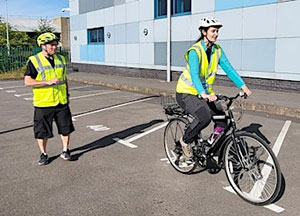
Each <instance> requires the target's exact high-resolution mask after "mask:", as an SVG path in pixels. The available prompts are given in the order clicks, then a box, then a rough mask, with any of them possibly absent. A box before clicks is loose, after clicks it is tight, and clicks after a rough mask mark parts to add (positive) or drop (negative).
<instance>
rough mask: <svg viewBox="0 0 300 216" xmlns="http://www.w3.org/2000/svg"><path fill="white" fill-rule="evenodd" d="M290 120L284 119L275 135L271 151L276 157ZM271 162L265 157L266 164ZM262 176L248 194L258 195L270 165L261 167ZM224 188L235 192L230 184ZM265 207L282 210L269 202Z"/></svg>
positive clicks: (275, 210)
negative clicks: (277, 133)
mask: <svg viewBox="0 0 300 216" xmlns="http://www.w3.org/2000/svg"><path fill="white" fill-rule="evenodd" d="M291 123H292V122H291V121H286V122H285V123H284V125H283V127H282V129H281V131H280V133H279V136H278V137H277V139H276V142H275V144H274V146H273V149H272V150H273V152H274V154H275V156H276V157H277V155H278V153H279V150H280V148H281V146H282V143H283V140H284V138H285V136H286V134H287V132H288V129H289V127H290V125H291ZM270 163H271V157H270V156H269V158H268V159H267V164H270ZM261 172H262V176H263V179H262V180H259V181H257V182H255V184H254V186H253V188H252V190H251V192H250V194H251V195H254V196H255V197H257V196H259V195H260V194H261V192H262V190H263V188H264V186H265V182H266V180H267V179H268V177H269V175H270V172H271V168H270V166H266V165H264V167H263V169H262V171H261ZM223 188H224V189H225V190H227V191H229V192H232V193H234V194H235V191H234V190H233V189H232V188H231V186H227V187H223ZM264 207H265V208H267V209H270V210H272V211H274V212H276V213H280V212H283V211H284V208H281V207H279V206H277V205H275V204H271V205H266V206H264Z"/></svg>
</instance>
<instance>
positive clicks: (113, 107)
mask: <svg viewBox="0 0 300 216" xmlns="http://www.w3.org/2000/svg"><path fill="white" fill-rule="evenodd" d="M151 99H153V98H146V99H142V100H137V101H132V102H128V103H123V104H119V105H116V106H111V107H107V108H103V109H100V110H96V111H92V112H87V113H83V114H81V115H77V116H74V117H73V119H76V118H80V117H83V116H87V115H91V114H94V113H98V112H103V111H106V110H110V109H115V108H119V107H123V106H127V105H131V104H135V103H140V102H144V101H148V100H151Z"/></svg>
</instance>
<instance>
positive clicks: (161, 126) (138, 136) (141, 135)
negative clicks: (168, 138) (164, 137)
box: [127, 122, 168, 142]
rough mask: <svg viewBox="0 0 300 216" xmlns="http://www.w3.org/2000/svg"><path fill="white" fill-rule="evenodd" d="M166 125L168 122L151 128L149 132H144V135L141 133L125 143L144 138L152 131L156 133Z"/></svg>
mask: <svg viewBox="0 0 300 216" xmlns="http://www.w3.org/2000/svg"><path fill="white" fill-rule="evenodd" d="M167 124H168V122H164V123H163V124H161V125H159V126H157V127H155V128H152V129H150V130H148V131H146V132H144V133H141V134H139V135H137V136H135V137H132V138H130V139H128V140H127V142H133V141H134V140H137V139H139V138H141V137H143V136H146V135H148V134H150V133H153V132H154V131H157V130H159V129H161V128H163V127H165V126H166V125H167Z"/></svg>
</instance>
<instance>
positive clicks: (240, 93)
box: [216, 92, 247, 101]
mask: <svg viewBox="0 0 300 216" xmlns="http://www.w3.org/2000/svg"><path fill="white" fill-rule="evenodd" d="M216 96H217V100H224V101H228V100H229V101H233V100H235V99H237V98H238V97H241V98H244V99H246V98H247V95H246V94H245V93H244V92H239V93H238V94H237V95H236V96H233V97H228V96H226V95H221V94H218V95H216Z"/></svg>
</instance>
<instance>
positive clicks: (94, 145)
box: [49, 119, 164, 163]
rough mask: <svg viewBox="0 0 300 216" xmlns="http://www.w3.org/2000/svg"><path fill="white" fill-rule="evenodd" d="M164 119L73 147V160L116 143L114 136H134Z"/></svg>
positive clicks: (120, 137)
mask: <svg viewBox="0 0 300 216" xmlns="http://www.w3.org/2000/svg"><path fill="white" fill-rule="evenodd" d="M163 121H164V120H162V119H157V120H152V121H150V122H148V123H145V124H140V125H136V126H133V127H130V128H127V129H125V130H122V131H118V132H116V133H113V134H110V135H107V136H105V137H102V138H101V139H98V140H96V141H94V142H91V143H88V144H86V145H83V146H81V147H78V148H74V149H71V150H70V151H71V153H73V154H72V159H71V160H72V161H76V160H78V159H79V157H81V156H82V155H83V154H85V153H87V152H89V151H93V150H96V149H99V148H104V147H106V146H109V145H112V144H115V143H116V141H115V140H113V138H119V139H125V138H126V137H129V136H132V135H134V134H140V133H143V132H144V130H145V129H146V128H149V127H152V126H153V125H155V124H158V123H161V122H163ZM78 151H79V152H78ZM74 152H78V153H75V154H74ZM58 157H59V155H56V156H53V157H51V158H49V163H51V162H52V161H53V160H55V159H56V158H58Z"/></svg>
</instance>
